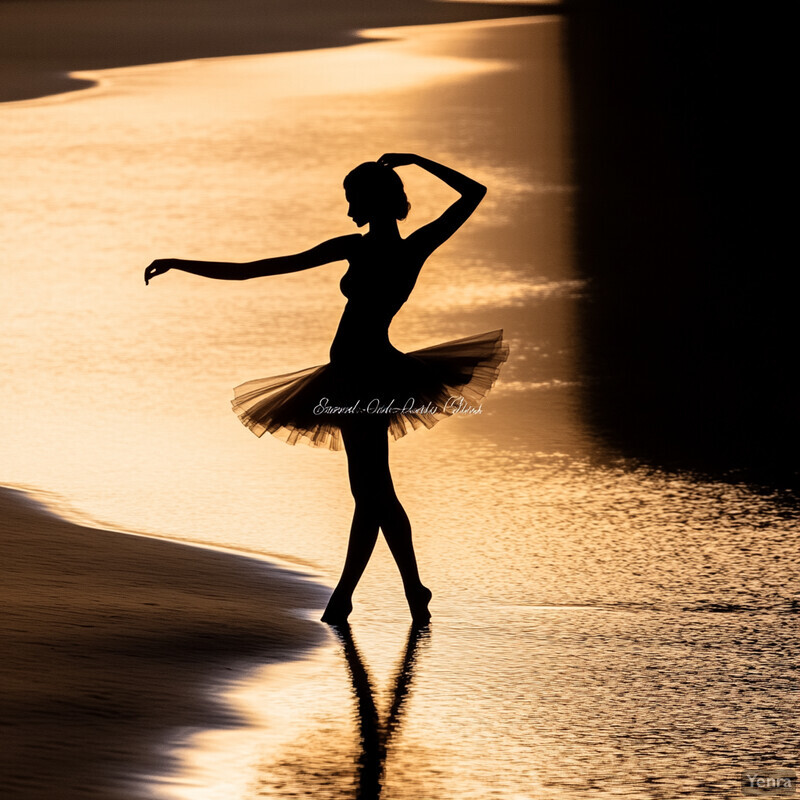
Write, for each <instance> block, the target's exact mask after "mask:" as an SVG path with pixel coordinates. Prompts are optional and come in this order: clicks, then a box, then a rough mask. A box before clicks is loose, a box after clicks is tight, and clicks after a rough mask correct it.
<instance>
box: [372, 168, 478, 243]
mask: <svg viewBox="0 0 800 800" xmlns="http://www.w3.org/2000/svg"><path fill="white" fill-rule="evenodd" d="M378 162H379V163H381V164H385V165H386V166H387V167H392V168H393V169H394V167H402V166H405V165H406V164H416V165H417V166H418V167H422V169H424V170H426V171H428V172H430V173H431V175H434V176H436V177H437V178H439V180H441V181H444V183H446V184H447V185H448V186H449V187H450V188H452V189H455V190H456V191H457V192H458V193H459V194H460V195H461V197H459V198H458V200H456V202H455V203H453V204H452V205H451V206H450V207H449V208H448V209H447V210H446V211H445V212H444V214H442V215H441V216H440V217H439V218H438V219H435V220H434V221H433V222H430V223H428V224H427V225H423V226H422V227H421V228H419V229H418V230H416V231H414V233H412V234H411V235H410V236H409V237H408V241H409V242H413V243H414V244H415V245H417V246H418V247H420V248H421V249H422V250H423V251H425V255H426V256H427V255H429V254H430V253H432V252H433V251H434V250H435V249H436V248H437V247H438V246H439V245H440V244H442V242H446V241H447V240H448V239H449V238H450V237H451V236H452V235H453V234H454V233H455V232H456V231H457V230H458V229H459V228H460V227H461V226H462V225H463V224H464V223H465V222H466V221H467V220H468V219H469V217H470V216H471V215H472V212H473V211H474V210H475V209H476V208H477V207H478V204H479V203H480V202H481V200H483V198H484V196H485V195H486V187H485V186H484V185H483V184H482V183H478V181H476V180H473V179H472V178H468V177H467V176H466V175H463V174H462V173H460V172H457V171H456V170H454V169H451V168H450V167H446V166H444V164H439V163H437V162H436V161H431V159H429V158H423V157H422V156H418V155H415V154H414V153H384V154H383V155H382V156H381V157H380V158H379V159H378Z"/></svg>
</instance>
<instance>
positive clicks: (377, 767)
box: [332, 623, 430, 800]
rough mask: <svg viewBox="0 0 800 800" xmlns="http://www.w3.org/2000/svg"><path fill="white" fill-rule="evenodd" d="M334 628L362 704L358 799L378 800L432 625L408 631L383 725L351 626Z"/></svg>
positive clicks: (360, 707)
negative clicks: (420, 653) (391, 747)
mask: <svg viewBox="0 0 800 800" xmlns="http://www.w3.org/2000/svg"><path fill="white" fill-rule="evenodd" d="M332 627H333V630H334V632H335V633H336V635H337V637H338V638H339V641H340V642H341V643H342V646H343V648H344V657H345V660H346V661H347V668H348V671H349V672H350V679H351V681H352V683H353V690H354V691H355V695H356V700H357V703H358V720H359V727H360V729H361V755H360V757H359V759H358V761H359V777H358V794H357V795H356V797H357V800H377V798H379V797H380V795H381V788H382V781H383V772H384V768H385V765H386V752H387V750H388V747H389V743H390V742H391V740H392V738H393V737H394V735H395V733H396V732H397V731H398V730H399V728H400V726H401V723H402V719H403V706H404V704H405V700H406V698H407V697H408V694H409V691H410V689H411V681H412V678H413V676H414V667H415V665H416V659H417V650H418V648H419V644H420V642H423V641H427V640H428V639H429V638H430V626H428V625H424V626H420V625H412V626H411V628H410V629H409V631H408V640H407V642H406V649H405V653H404V654H403V660H402V662H401V664H400V666H399V668H398V670H397V673H396V675H395V680H394V692H393V695H392V705H391V707H390V708H389V714H388V716H387V717H386V720H385V722H384V723H383V724H381V719H380V715H379V714H378V708H377V706H376V705H375V693H374V691H373V688H372V683H371V681H370V678H369V673H368V672H367V670H366V667H365V666H364V662H363V661H362V660H361V655H360V653H359V652H358V648H357V647H356V643H355V641H354V640H353V634H352V631H351V630H350V626H349V625H348V624H346V623H345V624H343V625H334V626H332Z"/></svg>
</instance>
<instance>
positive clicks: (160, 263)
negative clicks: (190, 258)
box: [144, 258, 178, 286]
mask: <svg viewBox="0 0 800 800" xmlns="http://www.w3.org/2000/svg"><path fill="white" fill-rule="evenodd" d="M177 260H178V259H177V258H157V259H156V260H155V261H154V262H153V263H152V264H151V265H150V266H149V267H148V268H147V269H146V270H145V271H144V285H145V286H147V284H148V283H150V281H151V280H152V279H153V278H155V277H156V275H163V274H164V273H165V272H169V271H170V270H171V269H172V268H173V267H174V266H175V263H176V262H177Z"/></svg>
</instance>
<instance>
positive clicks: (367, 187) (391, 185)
mask: <svg viewBox="0 0 800 800" xmlns="http://www.w3.org/2000/svg"><path fill="white" fill-rule="evenodd" d="M344 191H345V195H346V197H347V202H348V203H349V204H350V208H349V210H348V214H349V216H351V217H352V218H353V221H354V222H355V223H356V225H358V226H359V227H361V226H362V225H365V224H366V223H367V222H369V221H371V220H372V219H374V218H375V217H385V216H389V217H391V218H392V219H405V218H406V217H407V216H408V210H409V208H411V205H410V204H409V202H408V198H407V197H406V191H405V189H404V188H403V181H402V180H400V176H399V175H398V174H397V173H396V172H395V171H394V170H393V169H392V168H391V167H385V166H384V165H383V164H379V163H378V162H377V161H367V162H365V163H364V164H359V165H358V166H357V167H356V168H355V169H354V170H352V172H350V173H349V174H348V175H347V177H346V178H345V179H344Z"/></svg>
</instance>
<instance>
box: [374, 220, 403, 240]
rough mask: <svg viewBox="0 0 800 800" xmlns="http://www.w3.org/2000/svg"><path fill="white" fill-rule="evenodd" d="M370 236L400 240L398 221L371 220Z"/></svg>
mask: <svg viewBox="0 0 800 800" xmlns="http://www.w3.org/2000/svg"><path fill="white" fill-rule="evenodd" d="M369 235H370V236H371V237H374V238H376V239H399V238H400V231H399V229H398V227H397V220H396V219H391V218H385V219H373V220H370V223H369Z"/></svg>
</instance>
